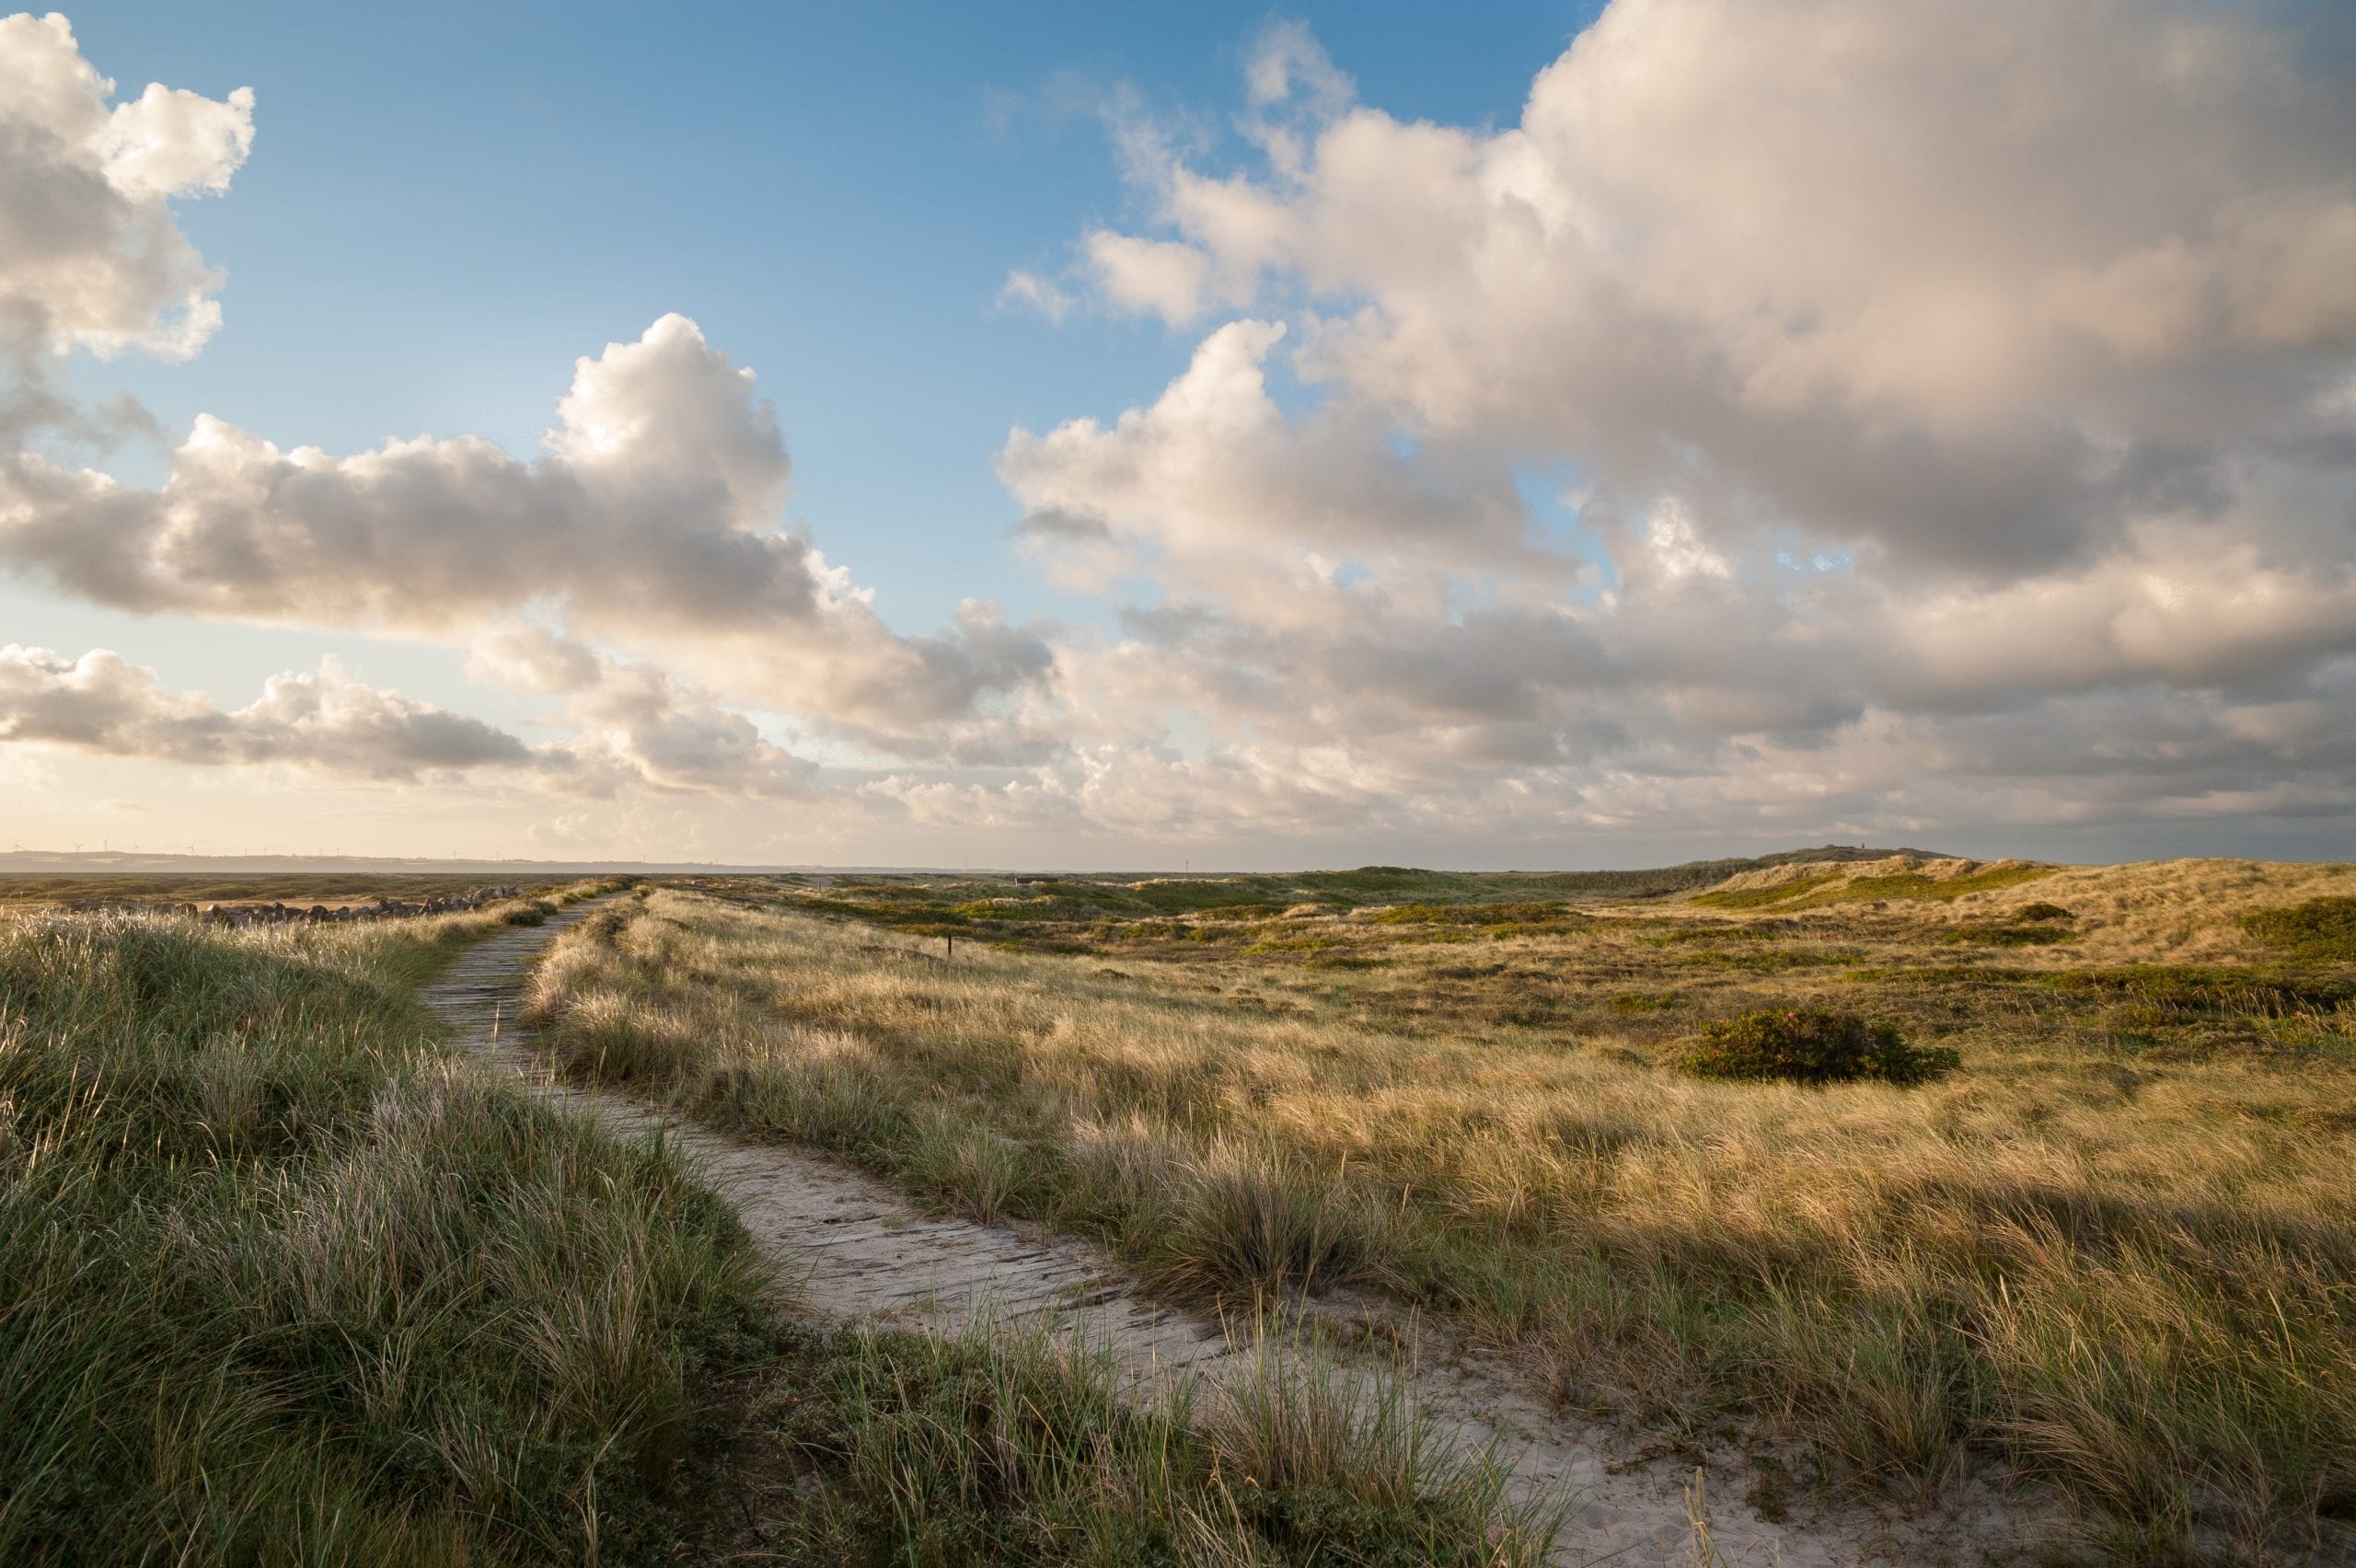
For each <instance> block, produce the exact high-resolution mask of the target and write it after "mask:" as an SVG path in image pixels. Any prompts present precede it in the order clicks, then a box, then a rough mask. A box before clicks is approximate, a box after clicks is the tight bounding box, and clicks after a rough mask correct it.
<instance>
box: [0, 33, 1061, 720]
mask: <svg viewBox="0 0 2356 1568" xmlns="http://www.w3.org/2000/svg"><path fill="white" fill-rule="evenodd" d="M112 91H113V84H112V83H110V82H109V81H107V80H106V79H105V78H103V77H101V76H100V75H98V72H97V71H96V70H95V69H94V68H93V67H92V66H91V65H90V64H89V63H87V62H86V61H84V60H83V59H82V58H81V56H80V53H79V52H78V49H77V47H76V45H75V40H74V36H73V33H72V31H71V29H69V28H68V27H67V25H66V23H65V22H64V18H62V17H49V18H47V19H45V20H40V19H35V18H33V17H14V18H11V19H8V20H6V21H0V349H5V350H7V351H9V352H8V355H7V363H6V365H0V567H6V568H8V569H11V570H13V571H16V572H17V573H18V574H20V575H23V576H27V577H29V578H32V579H33V580H35V581H39V582H45V583H47V584H49V585H52V586H53V587H55V588H56V589H58V590H60V591H63V592H65V593H69V594H75V595H78V596H80V597H83V598H86V599H88V600H91V601H94V602H96V603H98V604H102V605H112V606H116V607H119V608H123V609H128V610H133V611H138V612H141V613H146V614H178V615H195V616H202V617H215V618H221V619H234V620H242V621H254V622H269V623H276V624H283V625H295V626H331V627H337V628H364V629H368V630H374V631H379V632H387V633H393V634H397V635H406V636H414V637H420V638H426V639H435V640H464V639H465V638H466V637H467V636H468V635H470V634H471V632H472V631H473V630H474V629H475V628H479V626H481V625H482V624H483V623H484V622H485V621H486V620H487V619H491V618H495V617H502V616H510V615H514V614H518V613H521V612H523V611H525V609H527V608H529V609H533V610H534V611H536V612H537V613H539V614H543V615H549V616H553V617H557V618H558V619H559V620H560V621H561V622H562V623H563V624H564V626H565V627H566V628H567V629H568V631H569V632H571V633H572V634H573V635H575V636H577V637H581V638H585V639H592V640H596V641H598V642H600V643H603V644H605V645H607V646H610V647H614V648H618V649H623V650H626V651H630V652H633V653H636V654H639V655H641V656H652V657H657V658H660V659H663V660H664V661H665V662H666V663H668V664H669V665H671V666H672V667H674V668H676V669H677V670H679V671H680V672H682V673H683V674H687V676H689V677H691V678H694V679H698V680H699V681H700V682H702V683H703V684H705V685H708V686H712V687H714V688H716V689H718V690H719V691H721V692H722V693H723V694H725V695H727V696H729V697H732V698H735V699H738V700H742V701H747V702H752V703H756V704H760V705H763V706H767V707H770V708H776V709H788V710H791V711H793V712H797V713H800V714H803V715H806V716H808V717H810V718H812V719H813V720H814V721H817V722H819V723H821V724H832V725H834V726H835V727H836V728H837V731H838V732H840V733H841V734H843V735H844V736H846V737H849V738H850V739H853V740H855V741H857V742H859V743H860V744H871V745H878V746H889V747H893V748H897V749H900V750H902V751H905V752H908V753H911V754H913V755H924V756H954V755H1011V752H1012V751H1013V750H1016V749H1020V746H1021V745H1022V744H1029V743H1027V742H1025V741H1024V740H1023V738H1022V737H1023V736H1024V735H1025V734H1026V733H1027V732H1025V731H1024V729H1023V724H1022V721H1019V720H1018V719H1015V718H1013V717H1011V716H1010V714H1011V710H1012V709H1019V708H1022V707H1023V706H1024V705H1025V704H1026V703H1028V702H1032V701H1034V700H1035V696H1036V694H1035V693H1034V692H1033V691H1032V689H1031V688H1034V687H1035V686H1037V685H1038V683H1040V682H1041V681H1043V680H1044V679H1045V677H1046V675H1047V674H1048V673H1049V670H1050V666H1051V663H1052V657H1051V655H1050V653H1049V652H1048V651H1047V649H1046V647H1045V644H1044V643H1043V642H1042V641H1041V640H1040V639H1039V637H1038V636H1037V635H1036V634H1035V633H1034V632H1032V631H1028V630H1024V629H1021V628H1011V627H1009V626H1007V625H1006V624H1005V623H1004V621H1003V618H1002V617H999V616H998V615H997V613H996V612H995V611H994V609H992V607H990V606H988V605H983V604H979V603H976V604H971V605H967V606H966V607H965V608H964V611H963V612H962V613H961V614H960V615H959V617H957V618H956V620H955V621H954V622H953V623H952V624H951V625H949V626H947V627H944V628H941V630H940V631H938V632H936V633H934V634H932V635H930V636H918V637H904V636H901V635H899V634H898V633H896V632H895V631H894V630H893V629H892V628H890V627H889V626H888V625H886V624H885V622H884V621H883V617H881V616H879V615H878V614H877V613H876V611H875V609H874V607H873V606H872V604H871V603H870V594H868V593H867V592H866V591H864V590H861V589H860V588H858V587H856V586H855V585H854V584H853V582H851V579H850V576H849V572H848V571H845V570H843V569H841V568H839V567H836V566H833V565H830V564H829V563H828V562H827V561H826V559H825V558H824V557H823V556H822V555H821V554H820V553H819V551H818V549H817V548H816V547H815V546H814V544H813V543H812V542H811V540H810V539H809V538H808V537H806V536H804V535H803V534H801V533H799V532H796V531H793V530H791V529H789V528H787V527H786V526H785V525H784V507H785V503H786V501H787V497H788V494H789V491H790V481H791V464H790V462H789V461H788V458H787V455H786V449H785V442H784V438H783V435H782V432H780V430H779V428H778V423H777V417H776V412H775V409H773V408H772V407H771V405H770V404H769V403H768V400H767V399H766V398H761V397H760V396H759V395H758V393H757V391H756V387H755V385H754V379H753V374H752V372H751V371H749V370H746V369H744V368H742V367H740V366H737V365H734V364H733V363H730V361H729V359H728V358H727V356H726V355H725V354H723V353H722V352H719V351H718V350H716V349H714V348H712V347H711V346H710V344H709V343H707V342H706V341H705V340H704V337H703V334H702V332H701V331H700V330H699V329H698V328H697V326H696V324H695V323H694V322H693V321H691V320H689V319H687V317H683V316H676V315H672V316H665V317H662V318H661V319H659V320H657V321H655V322H654V323H653V326H651V327H649V328H648V329H647V330H646V332H645V333H644V334H643V335H642V336H641V338H639V339H638V340H636V341H633V342H626V343H612V344H608V345H607V346H606V350H605V352H603V353H602V354H600V355H598V356H596V357H595V358H584V359H583V360H580V361H579V362H577V363H576V364H575V366H574V375H573V378H572V386H571V387H570V388H569V389H568V390H567V391H566V392H565V394H564V395H563V397H562V398H560V399H559V401H558V403H557V408H556V414H557V422H556V424H555V426H554V427H553V428H551V429H550V430H549V432H548V433H547V435H546V437H545V439H544V443H543V445H544V451H543V453H542V454H541V455H538V456H537V457H536V458H534V459H531V460H525V459H521V458H518V457H516V456H514V455H511V454H509V453H508V452H506V451H505V450H503V449H502V448H501V447H499V446H497V445H495V444H491V443H490V442H486V441H482V440H479V439H476V438H473V437H468V436H458V437H455V438H450V439H445V440H435V439H432V438H428V437H419V438H416V439H413V440H395V441H388V442H387V443H386V444H384V445H382V446H381V447H378V448H376V449H375V450H373V451H368V452H362V453H356V454H352V455H330V454H329V453H326V452H323V451H321V450H319V449H318V448H317V447H310V446H294V447H283V446H281V445H279V444H276V443H274V442H272V441H271V440H269V439H267V438H265V437H263V436H261V435H259V434H256V433H254V432H248V431H245V430H241V429H239V428H237V427H236V426H234V425H231V424H229V423H227V422H225V421H221V420H217V419H214V418H211V417H209V416H205V417H200V418H199V419H198V420H197V421H196V422H195V424H194V427H193V428H192V429H191V431H190V432H189V434H188V435H187V437H186V439H185V440H183V441H182V442H180V443H179V445H178V446H177V447H176V448H174V449H173V451H172V452H171V454H170V463H169V470H168V474H167V478H165V480H164V482H163V483H162V485H161V486H159V487H158V488H156V489H153V490H147V489H141V488H137V487H133V486H129V485H125V484H122V483H121V482H119V481H117V480H116V479H114V478H111V477H110V476H109V475H107V474H105V473H102V472H99V471H97V470H94V469H88V468H80V469H77V468H74V467H67V466H64V465H63V464H61V463H59V462H57V461H55V460H54V459H53V458H52V456H51V455H47V454H45V453H43V452H41V451H39V450H35V449H33V448H32V447H30V446H29V444H28V443H27V439H26V437H27V434H28V432H31V431H33V430H36V429H39V428H40V427H42V426H49V427H53V428H56V429H60V430H64V431H65V432H68V433H70V434H73V435H76V436H81V437H84V438H98V439H100V440H103V438H104V437H105V436H106V435H107V434H108V433H110V428H111V427H123V426H128V425H136V424H137V423H138V422H139V416H138V415H137V414H136V411H135V410H129V409H121V410H111V411H110V410H86V409H75V408H74V407H72V406H71V405H70V404H68V403H67V402H66V401H65V400H64V398H62V397H61V396H60V395H59V394H58V393H57V391H56V389H55V388H54V386H52V384H51V382H50V380H49V378H48V376H47V375H46V372H45V369H44V366H43V363H42V362H43V361H44V359H45V358H46V357H48V356H51V355H54V354H56V353H61V352H65V351H67V350H71V349H76V348H79V349H86V350H91V351H95V352H101V353H106V352H114V351H117V350H119V349H123V348H131V347H135V348H140V349H144V350H146V351H148V352H156V353H159V354H164V355H166V356H169V357H179V356H184V355H185V354H187V353H191V352H194V350H195V349H196V348H197V347H198V345H200V344H201V343H202V340H203V339H204V338H205V337H206V335H208V334H209V333H210V331H211V330H212V329H214V326H215V325H216V324H217V322H218V318H219V317H218V311H217V309H216V308H215V306H214V303H213V301H212V299H211V297H210V296H211V291H212V290H213V289H214V287H215V286H216V285H217V283H218V282H219V278H218V275H217V274H216V273H214V272H213V271H210V270H208V269H207V268H206V267H205V266H204V264H203V262H202V259H201V258H199V257H198V256H197V254H196V252H195V250H194V249H193V248H191V246H190V245H189V243H188V241H187V240H186V238H185V236H182V235H181V234H180V232H179V229H178V227H177V226H176V225H175V224H174V222H173V217H172V212H171V208H170V205H169V202H170V199H172V198H175V197H182V196H188V195H191V194H197V193H202V192H207V191H218V190H224V189H225V188H226V186H227V184H228V181H229V178H230V176H231V174H232V173H233V172H234V171H235V170H236V169H237V167H238V166H239V165H240V164H241V163H242V162H243V161H244V159H245V157H246V156H247V152H248V148H249V147H250V145H251V144H252V140H253V121H252V109H253V97H252V94H251V93H249V92H247V91H244V90H242V89H240V90H239V91H238V92H236V93H233V94H231V95H230V97H229V98H228V99H227V100H226V101H225V102H214V101H213V100H209V99H206V98H200V97H198V96H196V95H194V94H191V93H187V92H183V91H176V90H173V89H170V88H167V87H164V86H160V85H156V86H149V87H148V88H147V89H146V90H145V92H144V94H142V95H141V96H139V97H138V98H132V99H129V100H127V101H125V102H122V103H121V104H116V105H114V106H112V107H111V108H110V106H109V98H110V95H111V93H112Z"/></svg>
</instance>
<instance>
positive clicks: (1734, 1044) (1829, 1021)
mask: <svg viewBox="0 0 2356 1568" xmlns="http://www.w3.org/2000/svg"><path fill="white" fill-rule="evenodd" d="M1677 1065H1678V1066H1679V1068H1680V1069H1681V1070H1682V1071H1684V1072H1687V1073H1690V1074H1692V1076H1693V1077H1695V1078H1732V1079H1752V1080H1768V1079H1773V1080H1777V1081H1780V1082H1784V1083H1814V1084H1825V1083H1859V1082H1867V1081H1871V1082H1877V1083H1891V1084H1898V1085H1900V1086H1901V1087H1906V1086H1911V1085H1913V1084H1921V1083H1928V1082H1930V1081H1931V1080H1932V1079H1934V1078H1945V1077H1946V1075H1947V1074H1949V1073H1951V1072H1954V1071H1955V1070H1956V1069H1957V1068H1958V1067H1960V1066H1963V1056H1962V1054H1961V1053H1960V1052H1958V1051H1957V1050H1955V1049H1954V1048H1953V1047H1951V1046H1945V1045H1929V1046H1922V1045H1911V1044H1909V1043H1907V1041H1906V1037H1905V1036H1904V1035H1902V1034H1900V1032H1899V1030H1898V1026H1897V1025H1896V1024H1894V1023H1890V1022H1888V1021H1887V1020H1880V1019H1867V1018H1860V1017H1859V1016H1857V1015H1856V1014H1855V1013H1851V1012H1841V1011H1838V1010H1836V1009H1831V1008H1817V1007H1807V1008H1768V1009H1762V1010H1761V1011H1759V1012H1754V1013H1746V1014H1744V1015H1743V1016H1742V1017H1740V1018H1735V1019H1719V1020H1714V1021H1712V1022H1710V1023H1708V1024H1706V1025H1704V1026H1703V1030H1702V1039H1701V1042H1700V1043H1699V1044H1697V1045H1695V1046H1694V1048H1693V1049H1692V1050H1691V1051H1689V1052H1687V1053H1686V1054H1685V1055H1683V1056H1681V1057H1680V1058H1679V1059H1678V1063H1677Z"/></svg>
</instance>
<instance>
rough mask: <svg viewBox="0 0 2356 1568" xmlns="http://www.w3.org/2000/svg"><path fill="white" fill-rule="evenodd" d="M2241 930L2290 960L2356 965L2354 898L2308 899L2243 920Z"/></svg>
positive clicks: (2247, 916) (2355, 906) (2261, 912)
mask: <svg viewBox="0 0 2356 1568" xmlns="http://www.w3.org/2000/svg"><path fill="white" fill-rule="evenodd" d="M2242 925H2243V927H2244V928H2246V929H2247V930H2248V931H2249V933H2250V934H2251V935H2252V936H2254V937H2256V938H2258V940H2260V941H2262V942H2265V943H2266V944H2267V945H2268V946H2269V947H2275V948H2280V949H2281V950H2282V951H2284V952H2287V953H2289V954H2290V955H2291V956H2292V957H2293V958H2312V959H2321V960H2325V961H2327V962H2329V961H2339V962H2341V963H2356V898H2310V899H2308V900H2307V901H2306V902H2305V903H2304V904H2293V905H2291V906H2290V907H2288V908H2286V909H2261V910H2259V911H2258V913H2257V914H2255V915H2245V916H2243V917H2242Z"/></svg>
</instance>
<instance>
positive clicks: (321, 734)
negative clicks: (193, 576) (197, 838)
mask: <svg viewBox="0 0 2356 1568" xmlns="http://www.w3.org/2000/svg"><path fill="white" fill-rule="evenodd" d="M0 741H13V742H20V743H21V742H30V743H45V744H50V745H55V746H64V747H70V748H73V749H75V750H80V751H87V752H97V753H102V754H105V755H111V756H130V757H145V758H150V759H153V760H156V761H164V762H177V763H187V764H192V765H197V766H202V767H217V766H221V765H225V764H248V765H255V764H266V763H283V764H288V765H291V766H294V767H300V768H304V769H306V770H308V771H311V772H315V773H320V774H326V775H329V776H330V777H335V778H361V779H372V780H377V781H387V780H410V779H415V778H419V777H421V776H424V775H451V774H462V773H467V772H470V771H472V770H475V769H478V768H493V769H500V768H521V769H531V768H538V767H545V766H549V765H550V764H551V763H552V762H553V763H556V764H562V763H564V762H566V761H567V760H568V759H565V758H564V757H562V755H557V756H555V757H553V758H551V757H548V756H544V755H540V754H537V753H535V752H534V751H533V750H532V749H531V748H530V747H528V746H526V745H525V744H524V743H523V742H522V741H520V740H518V739H516V738H515V737H514V735H511V734H509V733H507V732H505V731H502V730H498V729H494V728H493V727H491V725H489V724H486V723H483V722H482V721H480V720H477V719H469V718H466V717H464V716H463V715H460V714H456V713H451V712H448V711H446V710H445V709H439V708H435V707H433V706H432V705H431V704H429V703H423V702H418V701H415V700H413V699H411V698H405V697H402V696H401V695H400V694H399V693H398V692H390V691H383V690H379V689H377V688H376V687H375V686H365V685H363V684H362V683H360V682H358V681H355V680H353V679H352V677H351V676H350V675H348V674H345V673H344V671H343V669H342V667H341V665H339V664H338V663H336V662H335V661H334V660H332V659H329V660H327V661H326V662H324V663H321V664H320V666H319V669H318V673H317V674H292V673H290V674H282V675H273V676H272V677H271V679H270V681H269V682H268V683H267V684H266V685H265V686H263V688H262V694H261V696H260V698H257V699H255V700H254V701H253V702H252V703H250V704H248V706H246V707H244V708H239V709H221V708H218V707H216V706H214V703H213V702H212V701H211V699H209V698H206V697H204V696H203V695H202V693H198V692H188V693H178V694H176V693H173V692H171V691H169V690H167V689H166V687H165V686H164V684H163V682H162V680H161V679H160V678H159V677H158V676H157V675H156V672H155V671H153V670H151V669H147V668H144V667H143V666H141V665H137V664H133V663H129V662H127V661H126V660H124V659H123V658H122V657H121V655H119V654H116V653H113V652H110V651H107V650H105V649H94V650H92V651H89V652H87V653H85V654H83V655H82V656H81V657H80V658H78V659H68V658H66V657H64V655H62V654H58V653H53V652H52V651H49V650H48V649H46V648H26V647H23V646H21V645H19V644H17V643H13V642H12V643H9V644H8V645H7V646H6V647H5V648H0Z"/></svg>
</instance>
